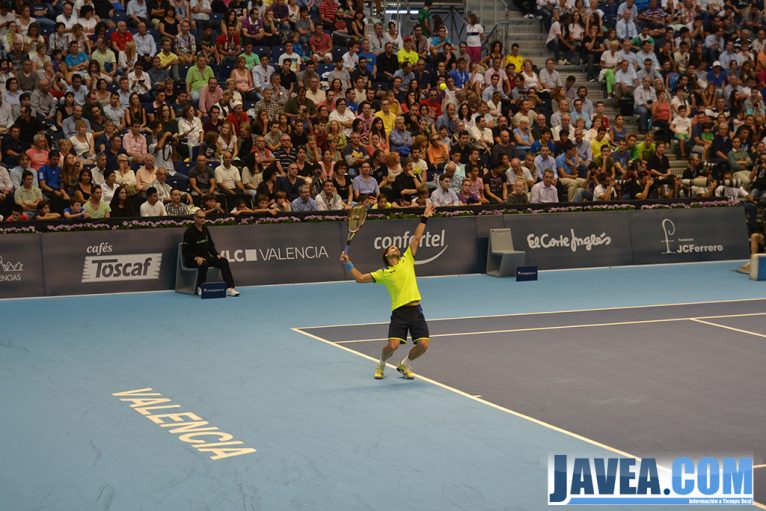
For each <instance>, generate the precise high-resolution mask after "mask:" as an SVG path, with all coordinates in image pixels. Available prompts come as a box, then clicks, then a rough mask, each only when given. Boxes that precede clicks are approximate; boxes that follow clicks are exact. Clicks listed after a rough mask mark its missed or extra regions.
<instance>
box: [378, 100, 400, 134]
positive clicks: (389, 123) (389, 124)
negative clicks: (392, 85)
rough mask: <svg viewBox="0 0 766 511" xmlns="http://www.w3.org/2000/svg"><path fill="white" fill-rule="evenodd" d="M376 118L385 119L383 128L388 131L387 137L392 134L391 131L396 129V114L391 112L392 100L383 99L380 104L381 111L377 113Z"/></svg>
mask: <svg viewBox="0 0 766 511" xmlns="http://www.w3.org/2000/svg"><path fill="white" fill-rule="evenodd" d="M375 117H380V118H381V119H383V128H384V129H385V130H386V135H388V134H389V133H391V130H393V129H394V121H396V113H394V112H392V111H391V100H390V99H388V97H385V98H383V100H382V101H381V102H380V110H379V111H377V112H375Z"/></svg>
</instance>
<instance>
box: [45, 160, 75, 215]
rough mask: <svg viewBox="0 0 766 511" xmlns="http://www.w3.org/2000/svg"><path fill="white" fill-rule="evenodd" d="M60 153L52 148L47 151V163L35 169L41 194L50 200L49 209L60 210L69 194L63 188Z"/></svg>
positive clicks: (64, 205)
mask: <svg viewBox="0 0 766 511" xmlns="http://www.w3.org/2000/svg"><path fill="white" fill-rule="evenodd" d="M59 159H60V153H59V152H58V150H56V149H54V150H52V151H51V152H50V153H48V163H46V164H45V165H43V166H42V167H40V168H39V169H38V171H37V181H38V183H39V184H40V189H41V190H42V192H43V195H45V197H46V198H47V199H48V200H50V201H51V209H53V210H59V211H60V210H62V209H63V208H64V207H66V205H67V203H68V202H69V199H70V197H69V194H68V193H66V190H65V189H64V183H63V181H62V180H61V167H59Z"/></svg>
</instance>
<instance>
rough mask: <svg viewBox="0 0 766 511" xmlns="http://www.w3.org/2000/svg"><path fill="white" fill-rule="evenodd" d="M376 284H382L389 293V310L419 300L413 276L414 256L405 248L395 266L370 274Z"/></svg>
mask: <svg viewBox="0 0 766 511" xmlns="http://www.w3.org/2000/svg"><path fill="white" fill-rule="evenodd" d="M370 276H371V277H372V278H373V280H374V281H375V283H376V284H383V285H384V286H386V289H388V294H389V295H391V310H394V309H398V308H399V307H401V306H402V305H407V304H408V303H410V302H417V301H420V291H418V280H417V278H416V277H415V258H414V257H413V256H412V251H411V250H410V249H409V247H408V248H407V251H406V252H404V255H403V256H402V258H401V259H400V260H399V264H397V265H396V266H388V267H386V268H381V269H380V270H378V271H375V272H373V273H371V274H370Z"/></svg>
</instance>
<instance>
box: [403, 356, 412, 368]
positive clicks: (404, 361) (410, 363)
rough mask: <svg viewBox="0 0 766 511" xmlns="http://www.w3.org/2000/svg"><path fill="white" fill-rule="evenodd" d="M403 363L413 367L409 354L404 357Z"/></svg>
mask: <svg viewBox="0 0 766 511" xmlns="http://www.w3.org/2000/svg"><path fill="white" fill-rule="evenodd" d="M401 365H403V366H407V367H412V360H410V357H409V355H408V356H406V357H404V358H403V359H402V361H401Z"/></svg>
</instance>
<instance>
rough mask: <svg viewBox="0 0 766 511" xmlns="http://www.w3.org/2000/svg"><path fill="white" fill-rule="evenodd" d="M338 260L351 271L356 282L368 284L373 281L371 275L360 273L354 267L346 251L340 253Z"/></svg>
mask: <svg viewBox="0 0 766 511" xmlns="http://www.w3.org/2000/svg"><path fill="white" fill-rule="evenodd" d="M340 262H341V263H343V264H344V265H345V266H346V269H347V270H348V271H349V272H351V276H352V277H354V280H356V281H357V283H359V284H370V283H372V282H375V280H374V279H373V278H372V276H371V275H370V274H369V273H362V272H360V271H359V270H357V269H356V268H354V263H352V262H351V260H350V259H349V258H348V254H347V253H345V252H341V253H340Z"/></svg>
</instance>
